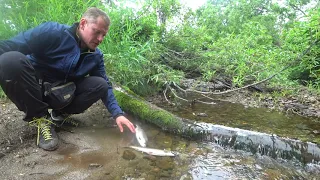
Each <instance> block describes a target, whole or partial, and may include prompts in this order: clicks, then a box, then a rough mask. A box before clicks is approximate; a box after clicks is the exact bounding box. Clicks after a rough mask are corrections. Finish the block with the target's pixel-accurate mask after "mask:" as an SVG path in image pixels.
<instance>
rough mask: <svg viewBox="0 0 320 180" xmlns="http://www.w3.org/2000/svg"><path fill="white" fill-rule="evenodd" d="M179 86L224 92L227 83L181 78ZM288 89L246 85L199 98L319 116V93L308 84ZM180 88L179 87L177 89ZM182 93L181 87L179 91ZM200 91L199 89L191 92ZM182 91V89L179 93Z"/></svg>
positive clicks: (226, 88)
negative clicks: (307, 85)
mask: <svg viewBox="0 0 320 180" xmlns="http://www.w3.org/2000/svg"><path fill="white" fill-rule="evenodd" d="M181 87H182V88H183V89H185V90H190V91H189V92H190V93H191V94H192V93H193V92H192V91H193V90H197V91H202V92H205V93H206V92H209V91H211V92H224V91H227V90H228V89H229V88H230V87H229V86H227V85H226V83H223V82H222V81H215V82H201V81H196V80H194V79H186V80H181ZM288 91H289V90H285V91H284V92H282V90H281V89H276V88H267V87H264V86H263V85H261V86H260V87H258V86H255V87H249V88H246V89H242V90H239V91H233V92H230V93H226V94H222V95H208V94H205V95H208V96H209V97H211V98H212V99H206V98H202V99H203V100H207V101H213V102H219V101H228V102H233V103H240V104H243V105H244V106H246V107H266V108H268V109H271V110H277V111H280V112H284V113H294V114H298V115H300V116H308V117H318V118H319V117H320V96H319V95H318V94H317V93H315V92H310V91H308V90H307V88H304V87H300V89H299V90H295V92H293V94H294V95H290V93H288ZM178 92H179V90H178ZM180 93H182V91H180ZM194 94H199V93H194ZM181 95H183V93H182V94H181Z"/></svg>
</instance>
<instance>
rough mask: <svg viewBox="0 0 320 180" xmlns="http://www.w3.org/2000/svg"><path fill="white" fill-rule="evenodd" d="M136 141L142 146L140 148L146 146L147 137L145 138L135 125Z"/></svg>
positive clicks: (143, 133) (144, 134)
mask: <svg viewBox="0 0 320 180" xmlns="http://www.w3.org/2000/svg"><path fill="white" fill-rule="evenodd" d="M136 139H137V141H138V143H139V144H140V146H142V147H146V146H147V142H148V137H147V135H146V133H145V132H144V130H143V129H142V128H141V127H140V126H138V125H136Z"/></svg>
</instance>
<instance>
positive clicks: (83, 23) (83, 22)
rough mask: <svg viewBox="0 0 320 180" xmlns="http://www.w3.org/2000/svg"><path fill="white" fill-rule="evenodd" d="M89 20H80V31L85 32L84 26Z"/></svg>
mask: <svg viewBox="0 0 320 180" xmlns="http://www.w3.org/2000/svg"><path fill="white" fill-rule="evenodd" d="M86 23H87V20H86V19H85V18H81V19H80V23H79V29H81V30H84V26H85V25H86Z"/></svg>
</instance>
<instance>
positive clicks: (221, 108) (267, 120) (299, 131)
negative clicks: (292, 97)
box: [157, 102, 320, 144]
mask: <svg viewBox="0 0 320 180" xmlns="http://www.w3.org/2000/svg"><path fill="white" fill-rule="evenodd" d="M157 105H158V106H159V107H162V108H164V109H166V110H167V111H170V112H172V113H173V114H176V115H178V116H179V117H183V118H187V119H192V120H196V121H199V122H207V123H212V124H220V125H225V126H229V127H234V128H241V129H246V130H253V131H258V132H264V133H269V134H277V135H278V136H281V137H289V138H292V139H300V140H303V141H309V142H315V143H318V144H320V134H316V133H314V132H316V131H319V129H320V121H319V119H316V118H307V117H301V116H298V115H286V114H283V113H280V112H276V111H271V110H269V109H266V108H245V107H244V106H243V105H241V104H236V103H228V102H219V103H217V104H214V105H207V104H200V103H197V104H194V105H192V106H190V105H186V104H184V105H181V106H179V107H174V108H173V107H171V106H169V105H168V104H167V103H161V104H157ZM203 114H204V115H203Z"/></svg>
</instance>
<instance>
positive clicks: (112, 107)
mask: <svg viewBox="0 0 320 180" xmlns="http://www.w3.org/2000/svg"><path fill="white" fill-rule="evenodd" d="M90 76H99V77H102V78H104V79H105V80H106V82H107V84H108V93H107V94H106V96H104V97H103V98H102V99H101V100H102V102H103V103H104V105H105V106H106V107H107V109H108V111H109V112H110V113H111V114H112V117H113V118H114V119H116V118H117V117H118V116H120V115H123V114H124V112H123V111H122V110H121V108H120V106H119V105H118V102H117V100H116V98H115V96H114V94H113V88H112V84H111V83H110V81H109V78H108V77H107V75H106V71H105V66H104V61H103V55H101V58H100V63H99V65H98V67H97V68H96V69H95V70H93V71H92V72H91V73H90Z"/></svg>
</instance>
